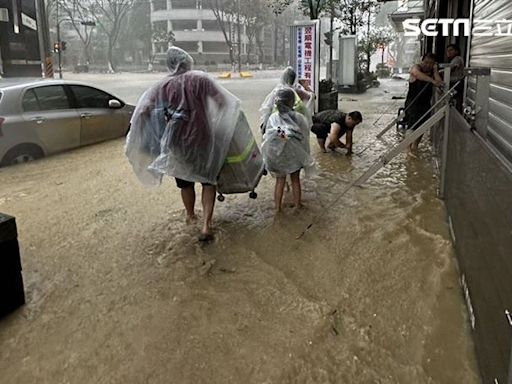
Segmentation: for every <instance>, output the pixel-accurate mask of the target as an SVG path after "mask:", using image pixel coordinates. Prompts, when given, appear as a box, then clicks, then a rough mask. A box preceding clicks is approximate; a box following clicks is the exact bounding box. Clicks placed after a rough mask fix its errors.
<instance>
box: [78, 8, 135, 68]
mask: <svg viewBox="0 0 512 384" xmlns="http://www.w3.org/2000/svg"><path fill="white" fill-rule="evenodd" d="M135 3H136V0H91V1H79V2H78V1H77V2H76V4H77V7H79V8H81V9H82V11H83V12H87V11H88V12H90V15H91V16H92V17H93V18H94V20H95V21H96V25H98V26H99V28H100V29H101V30H102V31H103V32H104V33H105V35H106V36H107V40H108V45H107V62H108V69H109V71H110V72H115V65H114V60H113V52H114V49H115V48H116V44H117V41H118V39H119V35H120V32H121V30H122V26H123V21H124V20H125V18H126V16H127V15H128V12H129V11H130V10H131V9H133V7H134V4H135Z"/></svg>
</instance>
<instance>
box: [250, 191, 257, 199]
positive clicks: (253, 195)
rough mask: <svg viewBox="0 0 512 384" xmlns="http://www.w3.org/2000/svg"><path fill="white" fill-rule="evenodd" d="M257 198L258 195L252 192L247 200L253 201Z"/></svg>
mask: <svg viewBox="0 0 512 384" xmlns="http://www.w3.org/2000/svg"><path fill="white" fill-rule="evenodd" d="M257 197H258V194H257V193H256V192H254V191H252V192H251V193H249V198H251V199H255V198H257Z"/></svg>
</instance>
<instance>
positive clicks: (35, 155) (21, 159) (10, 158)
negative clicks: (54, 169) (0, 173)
mask: <svg viewBox="0 0 512 384" xmlns="http://www.w3.org/2000/svg"><path fill="white" fill-rule="evenodd" d="M41 157H44V152H43V150H42V149H41V148H40V147H39V146H37V145H35V144H20V145H17V146H16V147H13V148H11V149H9V151H7V153H6V154H5V156H4V158H3V159H2V162H1V163H0V164H1V165H2V166H5V165H15V164H21V163H26V162H28V161H32V160H36V159H40V158H41Z"/></svg>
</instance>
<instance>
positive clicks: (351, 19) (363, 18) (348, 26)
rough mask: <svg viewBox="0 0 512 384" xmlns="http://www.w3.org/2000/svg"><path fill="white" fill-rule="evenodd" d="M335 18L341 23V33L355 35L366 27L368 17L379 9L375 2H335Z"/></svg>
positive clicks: (346, 0) (349, 0)
mask: <svg viewBox="0 0 512 384" xmlns="http://www.w3.org/2000/svg"><path fill="white" fill-rule="evenodd" d="M335 4H336V6H335V8H336V10H335V16H336V18H337V19H339V20H340V21H341V22H342V25H343V26H342V28H341V33H343V34H349V35H355V34H356V33H357V32H359V29H360V28H361V27H362V26H364V25H367V23H368V16H369V15H370V14H371V13H376V12H377V11H378V9H379V7H380V4H379V2H378V1H377V0H337V1H336V3H335Z"/></svg>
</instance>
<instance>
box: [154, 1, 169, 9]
mask: <svg viewBox="0 0 512 384" xmlns="http://www.w3.org/2000/svg"><path fill="white" fill-rule="evenodd" d="M165 10H167V0H153V11H165Z"/></svg>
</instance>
